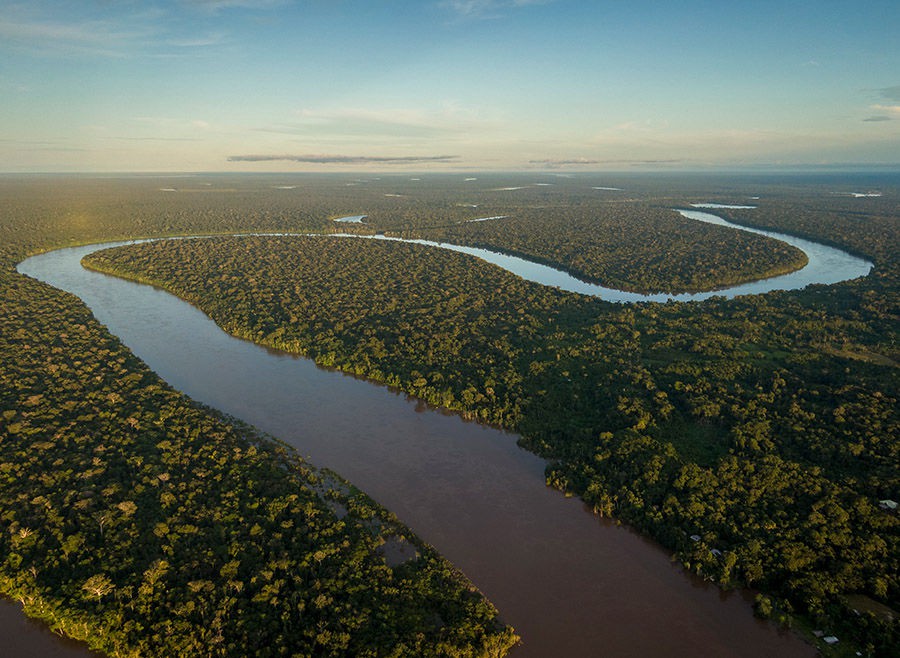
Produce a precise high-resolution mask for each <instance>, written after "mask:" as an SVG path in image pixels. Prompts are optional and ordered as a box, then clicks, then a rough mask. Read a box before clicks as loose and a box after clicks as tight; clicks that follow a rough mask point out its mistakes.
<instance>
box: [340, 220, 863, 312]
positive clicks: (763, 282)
mask: <svg viewBox="0 0 900 658" xmlns="http://www.w3.org/2000/svg"><path fill="white" fill-rule="evenodd" d="M708 205H712V206H713V207H716V208H751V207H752V206H728V205H720V204H698V207H707V206H708ZM678 212H679V213H680V214H681V215H682V216H683V217H686V218H688V219H693V220H696V221H700V222H706V223H707V224H717V225H719V226H726V227H728V228H733V229H737V230H740V231H747V232H748V233H756V234H757V235H764V236H766V237H769V238H774V239H775V240H780V241H781V242H786V243H787V244H789V245H791V246H793V247H797V248H798V249H800V250H801V251H803V252H804V253H805V254H806V257H807V258H808V259H809V260H808V262H807V264H806V265H805V266H804V267H802V268H800V269H799V270H795V271H793V272H788V273H787V274H782V275H780V276H775V277H772V278H769V279H759V280H757V281H750V282H748V283H742V284H740V285H736V286H731V287H728V288H722V289H720V290H709V291H705V292H695V293H679V294H672V293H654V294H644V293H639V292H628V291H626V290H617V289H615V288H606V287H604V286H602V285H600V284H596V283H588V282H586V281H582V280H581V279H577V278H575V277H574V276H572V275H571V274H568V273H567V272H563V271H561V270H557V269H554V268H552V267H550V266H548V265H541V264H540V263H534V262H532V261H529V260H525V259H524V258H518V257H516V256H509V255H507V254H501V253H498V252H495V251H488V250H487V249H479V248H477V247H465V246H462V245H458V244H452V243H448V242H432V241H429V240H408V239H403V238H393V237H387V236H384V235H364V236H362V235H351V234H346V235H345V236H344V237H364V238H373V239H378V240H396V241H400V242H412V243H415V244H421V245H427V246H431V247H440V248H442V249H449V250H451V251H458V252H460V253H463V254H469V255H472V256H477V257H478V258H481V259H482V260H486V261H488V262H489V263H493V264H494V265H498V266H499V267H502V268H503V269H505V270H509V271H510V272H512V273H513V274H517V275H519V276H520V277H522V278H523V279H527V280H529V281H534V282H535V283H540V284H543V285H545V286H553V287H556V288H560V289H561V290H566V291H568V292H577V293H580V294H582V295H590V296H592V297H600V298H601V299H604V300H606V301H608V302H620V303H633V302H666V301H668V300H673V301H677V302H697V301H703V300H704V299H709V298H710V297H717V296H718V297H727V298H731V297H737V296H739V295H759V294H762V293H766V292H771V291H773V290H799V289H801V288H805V287H806V286H808V285H811V284H814V283H818V284H825V285H829V284H833V283H839V282H841V281H847V280H849V279H856V278H858V277H861V276H866V275H867V274H868V273H869V272H870V271H871V269H872V263H871V262H869V261H867V260H865V259H862V258H858V257H856V256H853V255H851V254H848V253H847V252H845V251H841V250H840V249H836V248H834V247H829V246H828V245H824V244H820V243H818V242H813V241H812V240H805V239H803V238H798V237H795V236H793V235H786V234H784V233H776V232H775V231H764V230H762V229H757V228H750V227H747V226H742V225H740V224H735V223H733V222H729V221H728V220H725V219H722V218H721V217H719V216H717V215H713V214H711V213H708V212H702V211H699V210H678ZM491 219H493V218H491Z"/></svg>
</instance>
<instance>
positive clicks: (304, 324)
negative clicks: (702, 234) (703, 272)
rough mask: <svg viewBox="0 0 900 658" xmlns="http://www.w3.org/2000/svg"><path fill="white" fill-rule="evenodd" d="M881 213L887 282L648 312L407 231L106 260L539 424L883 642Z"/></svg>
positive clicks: (230, 325)
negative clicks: (417, 239) (446, 249)
mask: <svg viewBox="0 0 900 658" xmlns="http://www.w3.org/2000/svg"><path fill="white" fill-rule="evenodd" d="M807 212H808V213H810V211H809V210H807ZM810 214H815V213H814V212H812V213H810ZM767 216H768V217H771V215H767ZM832 221H833V220H832ZM828 226H829V224H828V223H827V221H824V220H823V223H822V224H821V227H820V231H819V235H822V234H825V235H826V236H827V235H830V234H829V233H827V230H828ZM831 226H833V228H834V229H837V226H836V225H831ZM869 226H870V231H872V234H871V235H870V236H869V242H868V246H867V248H866V249H865V250H861V249H860V246H861V241H859V242H856V243H852V244H849V245H848V246H850V247H851V248H856V249H857V251H863V253H865V254H866V255H867V256H870V257H871V258H873V259H875V261H876V265H877V270H876V271H877V273H878V276H875V277H874V278H872V279H871V280H869V279H863V280H859V281H854V282H850V283H847V284H839V285H837V286H833V287H829V288H820V289H812V290H807V291H801V292H794V293H772V294H769V295H765V296H759V297H745V298H738V299H735V300H730V301H726V300H712V301H709V302H705V303H703V304H674V303H672V304H648V305H639V306H632V307H626V308H619V307H614V306H611V305H607V304H603V303H602V302H597V301H595V300H588V299H585V298H583V297H580V296H576V295H568V294H565V293H560V292H557V291H553V290H548V289H544V288H541V287H539V286H535V285H533V284H528V283H527V282H524V281H521V280H519V279H517V278H516V277H513V276H510V275H508V274H505V273H502V272H498V271H496V270H495V269H493V268H490V267H489V266H487V265H483V264H480V263H478V262H477V261H475V262H473V261H471V260H468V259H465V258H464V257H460V256H457V255H454V254H447V253H442V252H438V251H436V250H424V249H422V248H417V247H416V246H415V245H404V244H396V243H394V244H379V243H372V242H369V241H363V242H358V241H337V242H336V243H333V242H329V243H328V244H327V246H325V245H324V244H323V242H322V241H323V238H315V237H311V238H286V237H285V238H263V237H242V238H221V239H214V240H203V241H179V242H172V243H165V244H152V245H140V246H137V247H130V248H127V249H122V250H117V251H113V252H105V253H104V252H101V253H98V254H94V255H93V256H91V257H90V258H89V259H88V262H89V264H90V265H91V266H92V267H96V268H98V269H101V270H103V271H108V272H114V273H117V274H120V275H124V276H130V277H132V278H138V279H140V280H144V281H147V282H151V283H154V284H156V285H162V286H164V287H166V288H168V289H170V290H172V291H173V292H175V293H176V294H179V295H180V296H182V297H184V298H185V299H188V300H190V301H192V302H194V303H195V304H197V305H198V306H200V307H201V308H203V309H204V310H206V311H207V312H208V313H209V314H210V315H211V316H212V317H213V318H214V319H216V321H217V322H218V323H219V324H220V325H221V326H223V327H224V328H225V329H226V330H228V331H229V332H231V333H233V334H235V335H238V336H241V337H244V338H249V339H251V340H255V341H257V342H261V343H263V344H266V345H270V346H272V347H277V348H279V349H286V350H289V351H295V352H299V353H303V354H308V355H309V356H311V357H313V358H315V359H316V361H317V363H320V364H322V365H327V366H332V367H337V368H340V369H342V370H345V371H349V372H352V373H354V374H357V375H361V376H365V377H368V378H371V379H374V380H376V381H382V382H385V383H387V384H389V385H392V386H396V387H398V388H401V389H402V390H404V391H406V392H409V393H411V394H413V395H416V396H417V397H420V398H422V399H425V400H427V401H428V402H430V403H432V404H435V405H439V406H444V407H447V408H450V409H455V410H458V411H460V412H461V413H463V414H464V415H467V416H470V417H473V418H478V419H480V420H482V421H485V422H490V423H496V424H498V425H501V426H504V427H508V428H510V429H513V430H516V431H518V432H520V433H521V434H522V435H523V441H524V442H525V444H526V445H527V446H529V447H530V448H532V449H533V450H535V451H537V452H538V453H539V454H541V455H543V456H545V457H547V458H549V459H550V460H551V461H552V462H553V466H552V467H551V468H550V469H549V471H548V482H550V483H551V484H553V485H554V486H557V487H559V488H561V489H564V490H566V491H570V492H572V493H576V494H578V495H580V496H582V497H583V498H584V499H585V500H586V501H588V502H589V503H590V504H591V505H592V506H593V507H594V509H595V510H596V511H597V513H599V514H602V515H611V516H615V517H616V518H620V519H624V520H627V521H629V522H630V523H632V524H634V525H635V526H637V527H639V528H641V529H642V530H644V531H645V532H649V533H651V534H652V535H653V536H655V537H657V538H658V539H660V540H661V541H663V543H664V544H666V545H667V546H670V547H671V548H672V549H673V550H675V551H676V554H677V555H678V556H679V558H680V559H681V560H682V562H683V563H684V564H685V566H686V567H688V568H689V569H691V570H694V571H696V572H698V573H702V574H703V575H705V576H707V577H709V578H712V579H714V580H716V581H717V582H719V583H721V584H722V585H725V586H734V585H750V586H754V587H758V588H760V589H762V590H764V591H765V592H766V595H765V596H761V597H760V599H759V611H760V614H767V615H768V614H772V615H775V616H776V617H779V618H781V619H783V620H787V619H788V617H789V616H790V613H791V612H796V613H799V614H800V615H801V616H803V617H805V618H806V619H808V620H810V621H811V622H812V623H814V624H817V625H828V626H829V627H833V628H840V629H841V632H842V633H845V634H853V635H855V636H856V637H857V638H858V640H859V641H860V642H861V646H867V645H868V646H869V647H870V648H871V650H872V651H876V652H882V653H883V652H884V651H886V650H887V648H888V647H891V646H893V644H894V642H895V640H896V626H895V623H893V622H889V621H886V620H884V619H881V618H879V617H877V616H872V617H869V616H865V615H864V616H862V617H858V616H856V615H854V614H853V613H852V612H850V609H851V608H852V605H851V604H850V603H848V601H857V600H858V599H856V598H850V599H848V598H847V597H848V596H854V597H855V596H858V595H864V596H867V597H869V598H871V599H872V600H877V601H882V602H885V603H888V604H889V605H893V606H894V607H895V608H896V607H897V600H896V591H897V589H896V588H897V551H896V549H895V548H894V546H895V545H896V538H897V528H898V526H897V518H896V515H894V514H893V513H891V512H888V511H885V510H883V509H881V508H880V507H879V505H878V501H879V500H882V499H885V498H890V497H891V496H893V495H895V494H894V492H895V491H896V490H897V484H898V483H897V471H896V456H897V452H896V451H897V448H898V447H897V443H896V437H897V415H896V411H895V408H896V399H895V397H896V381H897V370H896V366H895V363H896V356H897V354H896V349H895V348H894V347H893V345H894V344H895V343H894V342H893V341H894V337H895V332H896V327H895V325H894V321H895V319H896V292H895V287H894V284H893V279H892V278H891V275H890V273H891V272H892V271H893V270H894V269H895V268H896V263H895V262H894V260H893V256H892V254H890V253H889V250H886V249H885V247H886V246H887V245H889V244H891V243H892V241H894V240H895V238H896V233H893V232H892V231H895V230H896V229H895V228H894V227H893V226H892V225H891V224H890V223H886V222H880V223H879V222H878V221H877V220H875V221H870V222H869ZM878 231H881V232H880V233H878ZM838 233H839V232H838V231H837V230H835V234H838ZM831 239H832V240H833V241H834V242H836V243H838V244H846V242H842V241H841V240H840V239H839V238H837V239H836V238H831ZM186 263H190V265H189V266H188V267H185V264H186ZM848 355H855V356H856V357H857V358H848Z"/></svg>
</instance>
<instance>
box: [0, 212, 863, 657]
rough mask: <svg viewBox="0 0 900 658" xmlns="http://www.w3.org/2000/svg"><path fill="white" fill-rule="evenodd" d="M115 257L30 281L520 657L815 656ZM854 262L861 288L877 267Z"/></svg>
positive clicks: (627, 535) (48, 271) (468, 435)
mask: <svg viewBox="0 0 900 658" xmlns="http://www.w3.org/2000/svg"><path fill="white" fill-rule="evenodd" d="M685 212H688V211H685ZM703 214H706V213H703ZM716 219H718V218H716ZM778 237H779V239H781V237H780V236H778ZM791 240H796V239H794V238H791ZM785 241H788V240H785ZM804 242H805V241H804ZM791 243H792V244H796V242H791ZM120 244H121V243H120ZM810 244H812V243H810ZM107 246H111V245H109V244H105V245H90V246H85V247H76V248H69V249H60V250H57V251H52V252H48V253H45V254H41V255H39V256H34V257H32V258H29V259H27V260H26V261H24V262H22V263H21V264H20V265H19V271H20V272H22V273H24V274H27V275H29V276H32V277H34V278H37V279H40V280H42V281H45V282H47V283H49V284H50V285H53V286H55V287H57V288H60V289H62V290H66V291H68V292H71V293H73V294H75V295H77V296H79V297H80V298H81V299H82V300H84V302H85V303H86V304H87V305H88V306H89V307H90V309H91V310H92V311H93V313H94V315H95V316H96V317H97V319H98V320H99V321H100V322H102V323H103V324H105V325H106V326H107V327H108V328H109V329H110V331H111V332H112V333H113V334H115V335H116V336H118V337H119V338H120V339H121V340H122V342H123V343H125V344H126V345H127V346H128V347H129V348H131V349H132V351H133V352H134V353H135V354H137V356H139V357H140V358H142V359H143V360H144V361H145V362H146V363H147V364H148V365H149V366H150V367H151V368H152V369H153V370H155V371H156V372H157V373H158V374H159V375H160V376H161V377H162V378H163V379H165V380H166V381H168V382H169V383H170V384H172V385H173V386H174V387H176V388H178V389H179V390H181V391H184V392H185V393H187V394H188V395H189V396H191V397H192V398H194V399H196V400H198V401H200V402H203V403H205V404H208V405H211V406H214V407H216V408H218V409H221V410H223V411H225V412H226V413H229V414H232V415H234V416H237V417H239V418H241V419H243V420H245V421H247V422H249V423H251V424H253V425H256V426H257V427H259V428H260V429H262V430H263V431H265V432H269V433H271V434H273V435H275V436H277V437H279V438H280V439H282V440H284V441H286V442H288V443H290V444H291V445H293V446H294V447H295V448H296V449H297V451H298V452H299V453H300V454H301V455H303V456H305V457H307V458H308V459H309V460H310V461H311V462H312V463H314V464H316V465H318V466H323V467H328V468H332V469H334V470H335V471H337V472H339V473H340V474H341V475H342V476H344V477H346V478H348V479H349V480H350V481H352V482H353V483H354V484H356V485H357V486H359V487H360V488H362V489H364V490H365V491H366V492H367V493H369V494H370V495H371V496H372V497H374V498H375V499H376V500H378V501H379V502H380V503H381V504H383V505H385V506H386V507H387V508H389V509H390V510H392V511H393V512H395V513H396V514H397V516H398V517H399V518H400V519H401V520H402V521H403V522H404V523H406V524H407V525H409V526H410V527H411V528H413V530H415V531H416V532H417V533H418V534H419V536H421V537H422V538H423V539H424V540H425V541H427V542H429V543H431V544H432V545H434V546H435V547H436V548H437V549H438V550H439V551H440V552H441V553H443V554H444V555H445V556H446V557H447V558H449V559H450V560H451V561H453V562H454V563H455V564H456V565H457V566H458V567H460V568H461V569H462V570H463V571H464V572H465V573H466V575H467V576H468V577H469V578H470V579H472V581H473V582H474V583H475V584H476V585H477V586H478V587H479V588H480V589H481V590H482V591H483V592H484V593H485V594H486V595H487V596H488V597H489V598H490V599H491V600H492V601H493V602H494V603H495V604H496V605H497V607H498V608H499V609H500V611H501V614H502V616H503V618H504V620H505V621H507V622H508V623H510V624H512V625H513V626H514V627H515V628H516V630H517V631H518V633H519V634H520V635H521V636H522V638H523V644H522V645H521V646H520V647H517V648H516V649H515V650H514V651H513V653H512V655H513V656H514V657H515V658H543V657H547V656H565V657H572V658H575V657H580V656H584V657H588V656H590V657H593V656H598V655H609V656H663V655H665V656H697V655H702V656H747V657H750V656H761V655H765V656H813V655H815V651H814V650H813V649H812V647H810V646H808V645H806V644H805V643H804V642H802V641H801V640H799V639H798V638H797V637H795V636H794V635H793V634H790V633H785V632H781V631H779V630H777V629H776V628H775V627H773V626H772V625H771V624H768V623H765V622H761V621H759V620H757V619H755V618H754V617H753V615H752V611H751V606H750V594H749V593H747V592H730V593H725V592H722V591H720V590H719V589H718V588H717V587H715V586H713V585H710V584H708V583H705V582H703V581H701V580H699V579H697V578H693V577H691V576H690V575H688V574H685V573H684V572H683V571H682V570H681V569H680V567H678V566H677V565H676V564H674V563H672V562H671V560H670V557H669V555H668V553H666V552H665V551H664V550H662V549H661V548H660V547H659V546H657V545H655V544H654V543H652V542H651V541H649V540H647V539H644V538H642V537H640V536H638V535H637V534H636V533H634V532H632V531H631V530H629V529H627V528H624V527H621V526H617V525H615V524H612V523H609V522H604V521H601V520H599V519H597V518H596V517H595V516H594V515H593V514H591V513H590V512H589V511H588V510H587V509H585V507H584V505H583V504H582V503H581V502H580V501H578V500H576V499H573V498H566V497H564V496H563V495H562V494H560V493H559V492H557V491H555V490H552V489H549V488H548V487H546V486H545V484H544V477H543V473H544V462H543V461H542V460H541V459H540V458H538V457H536V456H534V455H532V454H531V453H528V452H526V451H524V450H522V449H521V448H519V447H518V446H517V445H516V442H515V436H514V435H511V434H508V433H505V432H502V431H499V430H496V429H492V428H488V427H484V426H481V425H478V424H476V423H472V422H466V421H464V420H462V418H460V417H459V416H457V415H453V414H448V413H442V412H441V411H439V410H434V409H431V408H428V407H427V406H426V405H424V404H423V403H421V402H418V401H416V400H413V399H410V398H407V397H406V396H404V395H400V394H397V393H395V392H392V391H391V390H389V389H387V388H385V387H382V386H374V385H372V384H370V383H368V382H365V381H361V380H358V379H355V378H353V377H351V376H347V375H343V374H341V373H338V372H334V371H329V370H324V369H321V368H318V367H316V366H315V365H314V364H313V363H312V362H311V361H309V360H306V359H303V358H298V357H295V356H292V355H288V354H284V353H280V352H275V351H272V350H268V349H266V348H263V347H260V346H258V345H255V344H253V343H249V342H246V341H243V340H239V339H236V338H232V337H230V336H228V335H227V334H225V333H224V332H223V331H221V330H220V329H219V328H218V327H217V326H216V325H215V324H214V323H213V322H212V321H211V320H210V319H209V318H208V317H206V315H204V314H203V313H202V312H200V311H199V310H198V309H196V308H194V307H192V306H191V305H189V304H187V303H185V302H183V301H181V300H180V299H178V298H176V297H174V296H172V295H170V294H168V293H166V292H163V291H161V290H158V289H155V288H151V287H149V286H144V285H139V284H135V283H131V282H128V281H125V280H122V279H118V278H115V277H110V276H106V275H102V274H98V273H95V272H90V271H88V270H85V269H83V268H82V267H81V266H80V261H81V258H82V257H83V256H84V255H86V254H88V253H90V252H92V251H95V250H97V249H101V248H104V247H107ZM816 247H817V248H819V246H818V245H817V246H816ZM452 248H454V249H456V250H458V251H464V250H465V251H466V252H467V253H470V252H469V250H468V249H467V248H457V247H455V246H454V247H452ZM801 248H803V247H801ZM827 249H830V248H826V250H827ZM804 250H805V249H804ZM831 251H838V250H831ZM486 253H488V254H490V252H486ZM807 253H809V254H810V261H811V262H812V261H813V254H812V253H810V252H807ZM841 253H842V252H838V254H841ZM497 256H499V255H497ZM843 257H844V258H845V259H847V260H848V262H852V263H854V267H856V268H857V269H856V270H853V268H851V266H850V265H847V267H846V268H845V271H848V272H849V271H851V270H853V271H854V272H857V273H856V274H854V276H861V275H862V274H864V273H866V272H868V268H869V267H871V264H866V265H868V267H863V266H861V265H859V264H855V261H859V260H860V259H854V257H852V256H849V255H847V254H843ZM507 258H509V257H507V256H502V259H507ZM516 260H521V259H516ZM492 262H496V261H493V260H492ZM523 262H525V261H523ZM861 262H862V263H863V264H865V261H861ZM526 264H527V262H526ZM825 267H826V269H829V270H832V269H833V267H828V266H825ZM808 268H809V266H807V268H804V269H808ZM539 269H540V268H539ZM547 269H549V268H547ZM860 269H865V272H861V273H860V272H859V270H860ZM514 271H515V270H514ZM516 273H518V274H521V272H516ZM564 276H567V275H564ZM788 276H790V275H788ZM569 278H570V279H572V277H569ZM781 278H782V277H779V278H774V279H770V280H768V281H767V282H766V283H767V284H768V289H772V288H775V287H778V286H779V283H778V282H779V281H780V279H781ZM844 278H852V277H851V276H845V277H844ZM572 281H576V282H578V281H577V279H572ZM824 282H831V281H830V280H826V281H824ZM578 284H580V285H587V284H582V282H578ZM550 285H557V284H550ZM739 288H740V287H739ZM716 294H730V293H729V292H728V291H720V292H719V293H716ZM734 294H743V293H734ZM603 296H604V298H607V297H606V295H605V294H604V295H603ZM644 299H646V297H645V298H644ZM618 301H629V300H618ZM4 610H5V611H6V612H9V610H11V608H10V607H9V606H7V607H6V608H3V607H2V606H0V613H3V614H2V616H8V614H5V613H4ZM13 612H14V610H13ZM4 624H5V622H4ZM9 655H27V654H9ZM59 655H70V654H66V653H60V654H59ZM71 655H73V656H74V655H84V654H76V653H72V654H71Z"/></svg>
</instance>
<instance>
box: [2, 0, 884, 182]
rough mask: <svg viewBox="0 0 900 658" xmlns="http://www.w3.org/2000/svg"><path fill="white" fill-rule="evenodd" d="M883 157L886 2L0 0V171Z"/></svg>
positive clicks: (874, 160)
mask: <svg viewBox="0 0 900 658" xmlns="http://www.w3.org/2000/svg"><path fill="white" fill-rule="evenodd" d="M898 163H900V2H897V1H896V0H889V1H884V2H882V1H880V0H878V1H874V0H872V1H870V0H856V1H855V2H849V1H844V2H832V1H831V0H816V1H814V2H813V1H809V2H808V1H806V0H780V1H777V2H775V1H772V2H770V1H768V0H760V1H755V2H745V1H735V2H722V1H721V0H709V1H707V0H682V1H681V2H678V3H660V2H645V1H644V0H630V1H629V2H622V1H621V0H617V1H615V2H609V1H606V0H418V1H412V0H166V1H164V0H77V1H75V2H73V1H71V0H68V1H51V0H26V1H12V2H10V1H7V0H0V171H2V172H99V171H104V172H110V171H128V172H139V171H147V172H159V171H167V172H174V171H184V172H190V171H259V172H265V171H356V170H378V171H407V170H415V171H463V170H503V171H513V170H516V171H518V170H559V171H563V170H598V171H601V170H602V171H609V170H613V171H618V170H622V171H631V170H645V169H650V170H690V169H716V168H726V169H740V168H753V167H770V166H776V167H777V166H820V165H829V166H835V165H848V164H851V165H871V164H888V165H897V164H898Z"/></svg>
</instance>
